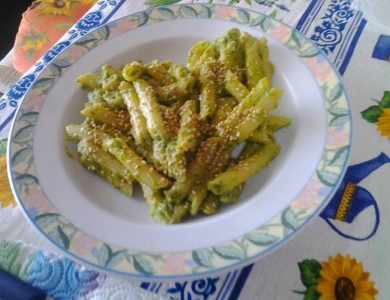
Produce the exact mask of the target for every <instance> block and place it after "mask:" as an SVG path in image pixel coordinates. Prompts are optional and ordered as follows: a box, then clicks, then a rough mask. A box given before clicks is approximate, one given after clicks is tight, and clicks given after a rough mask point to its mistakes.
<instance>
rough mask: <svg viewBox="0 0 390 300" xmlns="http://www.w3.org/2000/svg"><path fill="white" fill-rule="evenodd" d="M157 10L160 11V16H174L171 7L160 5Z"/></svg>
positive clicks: (172, 17)
mask: <svg viewBox="0 0 390 300" xmlns="http://www.w3.org/2000/svg"><path fill="white" fill-rule="evenodd" d="M158 11H159V12H160V14H161V15H162V16H164V17H165V18H167V19H168V20H171V19H174V18H175V14H174V12H173V11H172V10H171V9H169V8H165V7H161V8H159V9H158Z"/></svg>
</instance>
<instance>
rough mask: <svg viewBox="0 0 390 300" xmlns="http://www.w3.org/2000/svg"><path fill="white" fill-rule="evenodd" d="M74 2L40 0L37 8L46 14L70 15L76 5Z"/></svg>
mask: <svg viewBox="0 0 390 300" xmlns="http://www.w3.org/2000/svg"><path fill="white" fill-rule="evenodd" d="M74 2H78V1H67V0H51V1H50V0H42V1H38V3H39V5H38V6H37V9H39V11H41V13H42V14H44V15H64V16H69V15H70V13H71V10H72V7H73V6H74V4H75V3H74Z"/></svg>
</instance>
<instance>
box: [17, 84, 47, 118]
mask: <svg viewBox="0 0 390 300" xmlns="http://www.w3.org/2000/svg"><path fill="white" fill-rule="evenodd" d="M41 80H45V81H46V80H49V81H52V79H51V78H50V79H48V78H42V79H40V80H38V81H37V82H36V83H35V85H37V83H38V82H40V81H41ZM41 83H42V82H41ZM38 115H39V113H37V112H35V111H30V112H27V113H25V114H23V115H22V116H21V117H20V118H19V120H21V121H24V122H27V123H30V124H31V123H34V122H35V121H36V120H37V119H38Z"/></svg>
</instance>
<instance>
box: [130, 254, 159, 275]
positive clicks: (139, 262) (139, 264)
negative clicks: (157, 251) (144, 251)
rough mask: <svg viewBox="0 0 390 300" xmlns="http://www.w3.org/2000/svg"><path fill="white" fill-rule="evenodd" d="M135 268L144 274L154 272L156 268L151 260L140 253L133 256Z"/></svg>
mask: <svg viewBox="0 0 390 300" xmlns="http://www.w3.org/2000/svg"><path fill="white" fill-rule="evenodd" d="M133 265H134V268H135V269H136V270H137V271H138V272H140V273H142V274H153V273H154V270H153V268H152V265H151V264H150V262H149V261H147V260H146V259H145V258H143V257H142V256H140V255H135V256H134V257H133Z"/></svg>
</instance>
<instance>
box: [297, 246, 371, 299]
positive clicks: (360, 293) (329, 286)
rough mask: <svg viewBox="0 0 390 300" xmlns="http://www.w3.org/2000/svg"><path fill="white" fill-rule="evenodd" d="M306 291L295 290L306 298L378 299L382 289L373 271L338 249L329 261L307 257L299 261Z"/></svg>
mask: <svg viewBox="0 0 390 300" xmlns="http://www.w3.org/2000/svg"><path fill="white" fill-rule="evenodd" d="M298 267H299V270H300V272H301V281H302V283H303V285H304V286H305V287H306V291H294V293H297V294H302V295H304V296H305V297H304V299H305V300H375V297H374V296H375V295H376V294H377V293H378V291H377V290H376V289H375V287H374V285H375V283H374V282H373V281H371V280H369V277H370V273H368V272H365V271H364V270H363V264H362V263H360V262H357V260H356V259H355V258H351V257H350V255H346V256H343V255H342V254H340V253H338V254H337V255H336V256H335V257H332V256H329V258H328V260H327V261H323V262H319V261H317V260H315V259H306V260H304V261H302V262H300V263H298Z"/></svg>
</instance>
